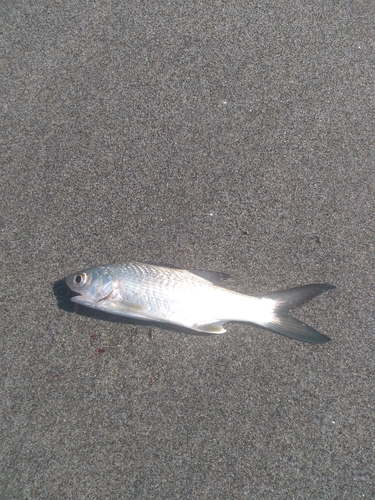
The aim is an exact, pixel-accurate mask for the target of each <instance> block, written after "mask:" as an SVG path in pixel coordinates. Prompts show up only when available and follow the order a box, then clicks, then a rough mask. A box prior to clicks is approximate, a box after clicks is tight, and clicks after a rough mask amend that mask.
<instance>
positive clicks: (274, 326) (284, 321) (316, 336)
mask: <svg viewBox="0 0 375 500" xmlns="http://www.w3.org/2000/svg"><path fill="white" fill-rule="evenodd" d="M333 288H336V287H334V286H333V285H328V284H315V285H305V286H298V287H296V288H290V289H288V290H284V291H282V292H273V293H268V294H267V295H265V296H264V297H265V298H267V299H272V300H274V301H275V309H274V318H273V320H272V321H270V322H268V323H265V324H264V325H263V326H264V327H265V328H268V329H269V330H271V331H273V332H276V333H280V334H281V335H285V336H286V337H290V338H291V339H296V340H301V341H302V342H310V343H312V344H323V343H324V342H328V341H329V340H331V339H330V338H329V337H327V336H326V335H323V334H322V333H319V332H318V331H317V330H315V329H314V328H312V327H311V326H308V325H306V324H305V323H302V321H299V320H298V319H296V318H294V317H293V316H292V315H291V314H289V311H291V310H292V309H294V308H295V307H298V306H300V305H302V304H304V303H305V302H307V301H308V300H311V299H313V298H314V297H316V296H317V295H320V294H321V293H323V292H326V291H327V290H331V289H333Z"/></svg>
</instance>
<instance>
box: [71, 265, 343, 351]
mask: <svg viewBox="0 0 375 500" xmlns="http://www.w3.org/2000/svg"><path fill="white" fill-rule="evenodd" d="M227 277H228V275H224V274H223V273H216V272H212V271H186V270H183V269H177V268H170V267H166V266H158V265H152V264H141V263H137V262H130V263H128V264H122V265H119V264H108V265H104V266H99V267H93V268H90V269H86V270H84V271H79V272H76V273H74V274H71V275H70V276H68V277H67V278H66V282H67V284H68V286H69V288H70V289H71V290H72V291H73V292H78V293H79V294H80V295H77V296H75V297H72V301H73V302H76V303H77V304H82V305H84V306H87V307H91V308H93V309H99V310H101V311H105V312H108V313H112V314H118V315H121V316H128V317H130V318H137V319H141V320H147V321H160V322H163V323H172V324H175V325H180V326H183V327H186V328H190V329H192V330H195V331H198V332H205V333H213V334H219V333H225V332H226V330H225V329H224V328H223V324H224V323H227V322H228V321H240V322H247V323H253V324H255V325H259V326H261V327H264V328H267V329H268V330H271V331H273V332H277V333H279V334H281V335H285V336H286V337H290V338H292V339H296V340H302V341H304V342H311V343H314V344H315V343H323V342H328V341H329V340H330V339H329V337H327V336H325V335H323V334H321V333H319V332H318V331H316V330H314V328H311V327H310V326H308V325H305V324H304V323H302V322H301V321H299V320H298V319H296V318H294V317H293V316H291V315H290V314H289V311H290V310H291V309H293V308H295V307H298V306H300V305H302V304H303V303H304V302H306V301H308V300H310V299H312V298H314V297H316V296H317V295H320V294H321V293H323V292H326V291H327V290H330V289H332V288H335V287H334V286H333V285H328V284H314V285H305V286H299V287H296V288H290V289H288V290H284V291H282V292H274V293H268V294H267V295H264V296H262V297H252V296H249V295H243V294H241V293H237V292H233V291H231V290H228V289H226V288H223V287H221V286H219V283H220V280H221V279H223V278H227Z"/></svg>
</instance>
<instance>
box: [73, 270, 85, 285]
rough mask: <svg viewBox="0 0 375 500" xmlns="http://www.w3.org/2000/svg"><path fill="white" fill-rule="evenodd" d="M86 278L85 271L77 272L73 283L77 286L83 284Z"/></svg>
mask: <svg viewBox="0 0 375 500" xmlns="http://www.w3.org/2000/svg"><path fill="white" fill-rule="evenodd" d="M86 278H87V276H86V274H85V273H79V274H75V275H74V277H73V283H74V284H75V285H77V286H81V285H83V284H84V283H85V281H86Z"/></svg>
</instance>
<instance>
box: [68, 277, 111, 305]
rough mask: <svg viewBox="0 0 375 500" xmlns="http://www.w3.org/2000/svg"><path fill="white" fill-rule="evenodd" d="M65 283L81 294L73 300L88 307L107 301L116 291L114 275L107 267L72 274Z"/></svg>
mask: <svg viewBox="0 0 375 500" xmlns="http://www.w3.org/2000/svg"><path fill="white" fill-rule="evenodd" d="M65 281H66V284H67V285H68V287H69V288H70V289H71V290H72V292H76V293H79V295H76V296H74V297H72V299H71V300H72V301H73V302H76V303H77V304H82V305H84V306H88V307H93V306H94V305H95V304H96V303H97V302H100V301H101V300H105V299H107V298H108V297H109V296H110V295H111V293H112V292H113V291H114V289H115V285H114V281H113V278H112V273H111V272H110V271H109V269H108V268H105V267H92V268H90V269H85V270H84V271H78V272H76V273H73V274H70V275H69V276H68V277H67V278H65Z"/></svg>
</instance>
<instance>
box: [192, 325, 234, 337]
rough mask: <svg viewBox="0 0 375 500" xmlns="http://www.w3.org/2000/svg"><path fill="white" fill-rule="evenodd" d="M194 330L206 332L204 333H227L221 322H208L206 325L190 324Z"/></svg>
mask: <svg viewBox="0 0 375 500" xmlns="http://www.w3.org/2000/svg"><path fill="white" fill-rule="evenodd" d="M189 328H191V329H192V330H195V331H196V332H204V333H212V334H214V335H219V334H221V333H225V332H226V330H225V328H223V326H222V325H221V324H220V323H208V324H206V325H193V326H190V327H189Z"/></svg>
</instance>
